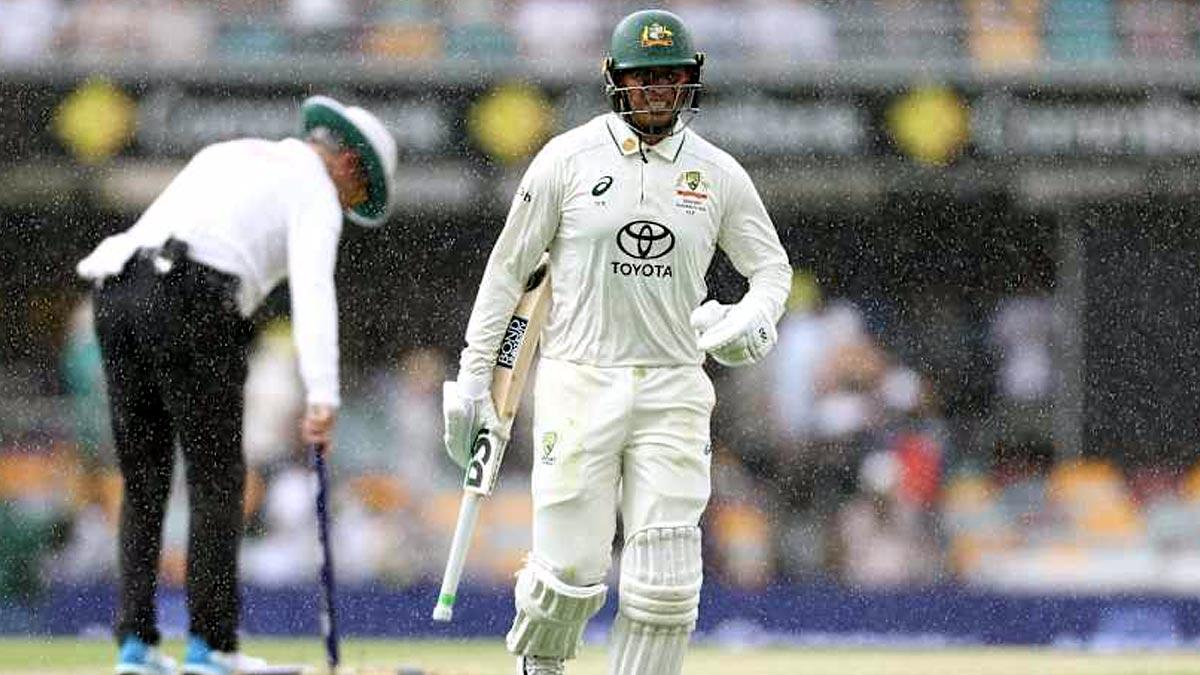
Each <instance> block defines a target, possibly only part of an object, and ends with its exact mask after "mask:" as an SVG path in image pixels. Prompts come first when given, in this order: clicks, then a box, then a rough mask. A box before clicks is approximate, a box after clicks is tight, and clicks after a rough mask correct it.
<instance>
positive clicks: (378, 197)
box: [300, 96, 396, 227]
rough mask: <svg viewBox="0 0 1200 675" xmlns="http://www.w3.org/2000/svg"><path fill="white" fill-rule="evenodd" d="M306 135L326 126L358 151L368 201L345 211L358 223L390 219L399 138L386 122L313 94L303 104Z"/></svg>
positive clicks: (371, 225) (381, 221)
mask: <svg viewBox="0 0 1200 675" xmlns="http://www.w3.org/2000/svg"><path fill="white" fill-rule="evenodd" d="M300 122H301V131H302V133H304V134H308V132H310V131H312V130H313V129H315V128H317V127H325V128H327V129H329V130H330V131H332V132H333V133H334V134H336V135H337V136H338V137H339V138H341V139H342V141H343V142H344V143H345V144H346V146H347V147H349V148H351V149H353V150H354V151H355V152H357V153H358V156H359V161H361V162H362V166H363V169H364V170H365V172H366V174H367V200H366V201H365V202H363V203H362V204H359V205H358V206H355V207H353V208H350V209H347V210H346V217H347V218H349V219H350V220H351V222H353V223H355V224H356V225H362V226H365V227H376V226H378V225H382V224H383V223H384V222H385V221H387V219H388V216H389V215H390V214H391V211H392V204H393V200H394V198H395V194H394V193H395V174H396V139H395V137H393V136H392V134H391V132H390V131H388V130H387V127H385V126H383V122H380V121H379V118H377V117H375V116H374V115H372V114H371V113H369V112H367V111H366V110H363V109H362V108H358V107H354V106H350V107H347V106H344V105H342V104H341V103H339V102H338V101H336V100H334V99H332V98H330V97H328V96H312V97H309V98H308V99H305V101H304V103H302V104H301V105H300Z"/></svg>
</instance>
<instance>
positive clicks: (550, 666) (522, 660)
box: [517, 656, 566, 675]
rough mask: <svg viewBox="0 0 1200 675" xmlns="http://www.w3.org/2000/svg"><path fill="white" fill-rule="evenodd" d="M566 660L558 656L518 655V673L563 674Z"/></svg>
mask: <svg viewBox="0 0 1200 675" xmlns="http://www.w3.org/2000/svg"><path fill="white" fill-rule="evenodd" d="M565 672H566V670H565V662H564V661H563V659H560V658H558V657H557V656H518V657H517V675H563V673H565Z"/></svg>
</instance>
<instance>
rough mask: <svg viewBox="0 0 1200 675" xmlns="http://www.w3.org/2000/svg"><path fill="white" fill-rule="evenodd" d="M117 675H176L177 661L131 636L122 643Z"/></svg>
mask: <svg viewBox="0 0 1200 675" xmlns="http://www.w3.org/2000/svg"><path fill="white" fill-rule="evenodd" d="M113 672H115V673H116V675H175V660H174V659H172V658H171V657H169V656H167V655H165V654H163V653H162V652H160V651H158V647H155V646H153V645H149V644H146V643H145V642H142V641H141V640H140V639H139V638H137V637H134V636H132V635H130V636H129V637H127V638H125V639H124V640H122V641H121V651H120V653H119V654H118V655H117V667H116V669H115V670H114V671H113Z"/></svg>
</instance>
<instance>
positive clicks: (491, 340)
mask: <svg viewBox="0 0 1200 675" xmlns="http://www.w3.org/2000/svg"><path fill="white" fill-rule="evenodd" d="M717 247H720V248H721V250H723V251H724V252H725V254H726V255H727V256H728V257H729V259H730V261H731V262H732V263H733V265H734V267H735V268H736V269H737V271H738V272H740V273H741V274H742V275H743V276H745V277H747V278H748V279H749V280H750V290H749V291H748V292H747V294H746V297H745V298H744V300H743V301H746V302H753V303H761V305H762V306H763V307H764V308H765V309H766V310H767V311H769V312H770V314H769V315H770V316H772V317H774V318H775V319H778V317H779V316H780V315H781V314H782V312H783V304H784V301H785V300H786V299H787V294H788V291H789V288H790V285H791V268H790V267H789V265H788V259H787V254H786V253H785V252H784V250H783V247H782V246H781V245H780V243H779V236H778V234H777V233H776V231H775V226H774V225H773V224H772V223H771V218H770V216H769V215H767V211H766V208H765V207H764V206H763V203H762V200H761V199H760V198H759V196H758V191H757V190H755V188H754V185H753V183H752V182H751V181H750V177H749V175H747V173H746V171H745V170H744V169H743V168H742V167H741V165H740V164H738V162H737V161H736V160H734V159H733V158H732V157H730V156H729V155H728V154H727V153H725V152H724V151H722V150H720V149H719V148H717V147H716V146H714V145H712V144H711V143H709V142H708V141H705V140H704V139H703V138H701V137H700V135H699V134H697V133H696V132H694V131H692V130H690V129H686V130H684V131H683V132H682V133H679V134H676V135H674V136H671V137H669V138H666V139H663V140H662V141H659V142H658V143H657V144H655V145H652V146H643V145H642V144H641V143H640V142H639V140H638V136H637V135H636V134H634V133H633V132H632V131H631V130H630V129H629V128H628V127H627V126H626V125H625V124H624V123H623V122H622V121H621V119H620V118H619V117H617V116H616V115H615V114H612V113H610V114H607V115H601V116H599V117H596V118H595V119H593V120H592V121H590V122H588V123H586V124H583V125H581V126H579V127H576V128H574V129H572V130H570V131H568V132H566V133H564V134H562V135H560V136H557V137H555V138H553V139H551V140H550V142H548V143H547V144H546V146H545V147H544V148H542V150H541V152H539V153H538V155H537V156H536V157H535V158H534V160H533V162H532V163H531V164H530V166H529V168H528V170H527V171H526V173H525V176H524V178H523V179H522V180H521V185H520V188H519V189H518V190H517V194H516V197H515V198H514V200H513V203H512V207H511V208H510V210H509V213H508V218H507V220H506V222H505V224H504V229H503V230H502V231H501V232H500V236H499V238H498V239H497V241H496V245H495V247H494V248H493V249H492V253H491V257H490V258H489V259H488V264H487V269H486V270H485V271H484V275H483V281H482V282H481V284H480V287H479V293H478V295H477V296H476V298H475V306H474V308H473V310H472V312H471V318H470V321H469V323H468V325H467V346H466V348H465V349H464V350H463V353H462V357H461V363H460V374H459V378H460V380H461V379H463V378H464V377H468V378H472V379H476V381H479V380H482V381H490V380H489V379H488V378H489V377H490V373H491V369H492V365H493V363H494V361H495V354H496V350H497V348H498V347H499V344H500V340H501V338H502V337H503V334H504V330H505V327H506V326H507V324H508V319H509V317H510V316H511V314H512V310H513V308H514V307H515V306H516V303H517V300H518V298H519V297H520V295H521V292H522V287H523V285H524V280H525V279H526V278H527V277H528V275H529V273H530V272H531V271H532V270H533V268H534V267H535V266H536V264H537V261H538V259H539V257H540V256H541V254H542V251H544V250H546V249H549V251H550V276H551V287H552V288H553V305H552V307H551V310H550V315H549V319H548V321H547V324H546V328H545V330H544V332H543V334H542V354H543V355H545V356H547V357H550V358H554V359H561V360H565V361H571V362H575V363H581V364H588V365H595V366H675V365H687V364H700V363H703V361H704V358H705V355H704V354H703V352H701V351H700V349H699V348H698V347H697V346H696V336H695V333H694V332H693V330H692V328H691V324H690V317H691V313H692V310H694V309H695V308H696V307H698V306H699V305H700V303H701V302H703V300H704V299H705V297H706V295H707V293H708V289H707V287H706V284H705V282H704V276H705V273H706V271H707V270H708V267H709V263H710V262H711V261H712V257H713V254H714V252H715V251H716V249H717Z"/></svg>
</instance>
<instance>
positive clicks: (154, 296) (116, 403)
mask: <svg viewBox="0 0 1200 675" xmlns="http://www.w3.org/2000/svg"><path fill="white" fill-rule="evenodd" d="M235 289H236V279H235V278H234V277H230V276H227V275H223V274H220V273H217V272H215V271H213V270H211V269H209V268H207V267H204V266H201V265H198V264H196V263H193V262H190V261H188V260H186V259H182V260H180V261H178V262H177V263H176V264H175V266H174V268H172V270H171V271H170V272H168V273H166V274H159V273H158V272H157V271H156V270H155V268H154V266H153V264H152V262H151V260H150V258H149V257H148V256H146V255H144V254H139V255H138V256H135V257H134V258H133V259H132V260H131V261H130V263H129V264H128V265H127V266H126V268H125V270H124V271H123V272H122V273H121V274H120V275H119V276H117V277H114V278H110V279H109V280H107V281H106V282H105V283H104V285H103V286H102V287H101V288H99V289H98V290H97V291H96V292H95V300H96V302H95V307H96V330H97V336H98V337H99V341H100V348H101V352H102V354H103V359H104V370H105V376H106V378H107V382H108V393H109V399H110V405H111V413H112V428H113V435H114V440H115V442H116V450H117V458H118V462H119V464H120V469H121V473H122V475H123V477H124V479H125V486H124V502H123V504H122V507H121V522H120V528H119V545H120V574H121V579H120V605H119V610H118V616H117V625H116V633H117V638H118V640H120V639H123V638H124V637H125V636H128V635H136V636H138V637H140V638H141V639H142V640H144V641H146V642H148V643H150V644H156V643H158V641H159V637H160V636H159V632H158V627H157V625H156V620H155V619H156V611H155V602H154V596H155V591H156V589H157V587H158V582H157V573H158V566H159V557H160V553H161V549H162V531H163V516H164V515H165V511H166V505H167V497H168V493H169V491H170V486H171V474H172V471H173V469H174V465H175V462H174V460H175V447H176V443H178V445H179V447H180V448H181V449H182V452H183V458H184V465H185V467H186V471H187V487H188V505H189V510H190V513H189V526H188V551H187V594H188V616H189V631H190V632H191V633H192V634H195V635H198V636H200V637H202V638H204V639H205V640H206V641H208V643H209V644H210V646H212V647H213V648H214V649H218V650H221V651H232V650H234V649H236V647H237V623H238V612H239V609H240V607H239V602H240V601H239V593H238V572H237V554H238V547H239V544H240V541H241V536H242V501H243V486H244V484H245V480H246V464H245V458H244V455H243V453H242V414H243V393H242V389H243V386H244V385H245V379H246V351H247V347H248V345H249V342H250V339H251V337H252V335H253V328H252V324H251V323H250V322H249V321H247V320H245V319H243V318H242V317H241V316H240V315H239V314H238V313H237V311H236V309H235V305H234V293H235V292H236V290H235Z"/></svg>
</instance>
